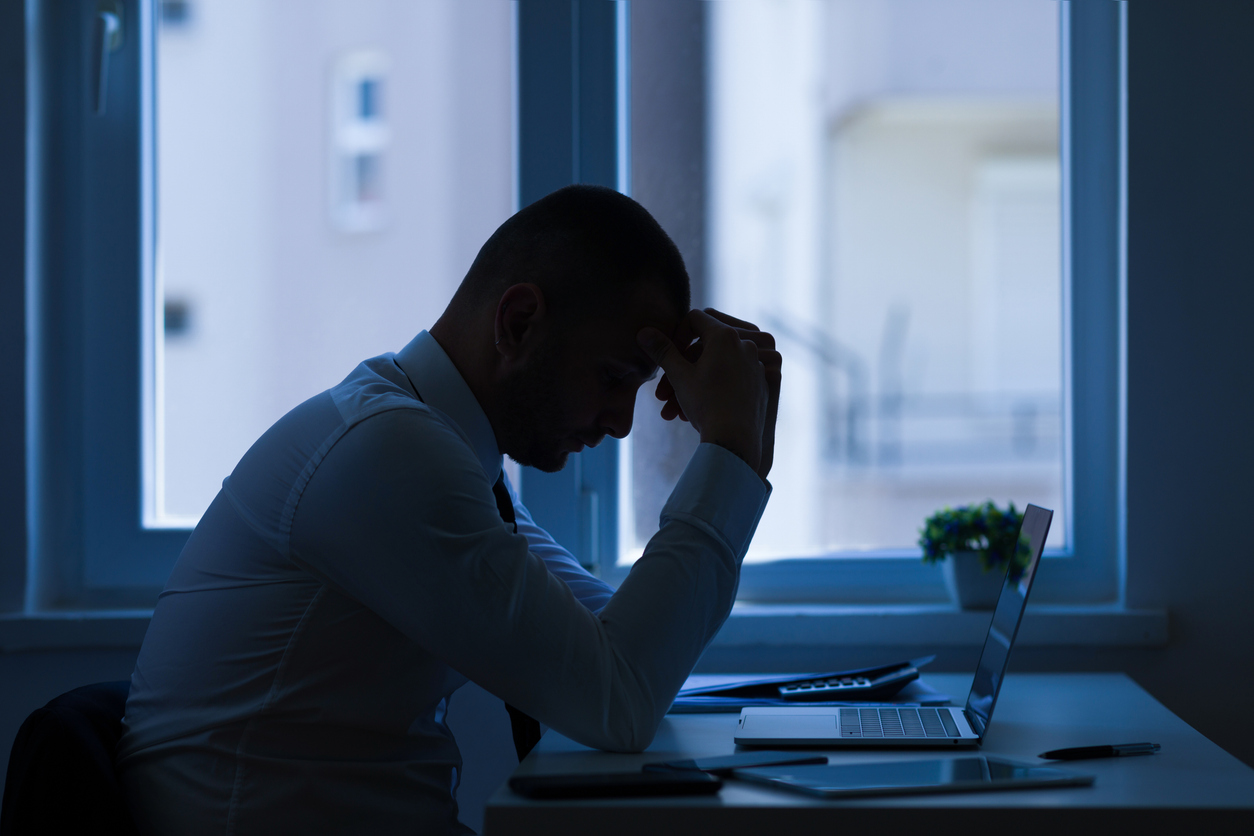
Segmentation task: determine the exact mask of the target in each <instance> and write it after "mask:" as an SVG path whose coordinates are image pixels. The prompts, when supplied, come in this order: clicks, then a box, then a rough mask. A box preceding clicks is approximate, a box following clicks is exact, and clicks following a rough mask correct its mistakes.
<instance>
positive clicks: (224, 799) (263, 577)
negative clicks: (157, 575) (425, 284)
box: [118, 186, 780, 836]
mask: <svg viewBox="0 0 1254 836" xmlns="http://www.w3.org/2000/svg"><path fill="white" fill-rule="evenodd" d="M688 304H689V302H688V278H687V273H686V272H685V270H684V266H683V260H682V258H681V257H680V255H679V252H678V250H677V249H676V248H675V246H674V244H673V243H672V242H671V241H670V239H669V238H668V237H667V236H666V233H665V232H663V231H662V229H661V227H659V226H658V225H657V223H656V221H654V220H653V218H652V217H650V216H649V214H648V213H647V212H646V211H645V210H644V209H643V208H642V207H640V206H639V205H638V204H636V203H635V202H634V201H631V200H630V199H629V198H626V197H623V196H622V195H619V194H617V193H616V192H613V191H610V190H608V189H601V188H596V187H588V186H572V187H568V188H566V189H563V190H561V191H558V192H555V193H554V194H552V195H549V196H548V197H546V198H544V199H542V200H540V201H537V202H536V203H534V204H532V205H531V206H529V207H527V208H526V209H524V210H522V211H521V212H519V213H518V214H517V215H515V216H514V217H513V218H511V219H510V220H508V221H506V223H505V224H503V225H502V226H501V228H500V229H498V230H497V231H496V233H494V234H493V236H492V237H491V238H490V239H489V240H488V242H487V243H486V244H484V246H483V249H482V250H481V251H480V253H479V255H478V257H477V258H476V259H475V262H474V264H473V265H472V266H471V268H470V271H469V272H468V273H467V275H466V278H465V279H464V281H463V282H462V284H461V286H460V288H459V289H458V291H457V293H456V295H455V296H454V298H453V300H452V302H451V303H450V304H449V306H448V309H447V310H446V311H445V313H444V314H443V315H442V316H441V317H440V319H439V321H438V322H436V324H435V325H434V326H433V327H432V328H431V330H430V332H429V333H428V332H423V333H421V334H419V335H418V336H417V337H416V338H415V339H414V340H413V341H412V342H411V343H410V344H409V345H408V346H406V347H405V348H404V349H403V350H402V351H400V352H399V353H398V354H396V355H391V354H386V355H383V356H382V357H376V358H374V359H372V360H367V361H366V362H364V363H363V364H361V365H360V366H358V367H357V369H355V370H354V371H353V372H352V374H350V375H349V376H348V377H347V378H346V379H345V380H344V381H343V382H342V383H340V384H339V385H338V386H336V387H334V388H332V389H330V390H328V391H327V392H324V393H322V394H321V395H318V396H316V397H314V398H311V399H310V400H309V401H306V402H305V403H304V404H302V405H300V406H299V407H297V408H296V409H294V410H292V411H291V412H290V413H288V414H287V415H286V416H284V417H283V418H282V419H280V420H279V421H278V422H277V423H276V424H275V425H274V426H273V427H272V428H271V429H270V430H268V431H267V432H266V433H265V434H264V435H263V436H262V437H261V438H260V439H259V440H258V441H257V443H256V444H254V445H253V447H252V448H251V449H250V450H249V451H248V453H246V454H245V456H244V458H243V459H242V460H241V461H240V463H239V465H238V466H237V467H236V468H235V470H234V472H233V473H232V474H231V475H230V476H229V477H228V478H227V479H226V480H225V482H224V483H223V487H222V490H221V492H220V493H219V494H218V496H217V498H216V499H215V500H214V502H213V503H212V505H210V507H209V509H208V510H207V511H206V513H205V515H204V517H203V518H202V520H201V522H200V524H199V525H198V526H197V528H196V530H195V531H194V532H193V533H192V536H191V538H190V539H189V540H188V543H187V546H186V548H185V549H184V551H183V554H182V555H181V556H180V558H179V561H178V564H177V565H176V566H175V568H174V571H173V573H172V574H171V577H170V580H169V582H168V584H167V585H166V588H165V590H164V591H163V592H162V595H161V598H160V599H159V601H158V604H157V607H156V610H155V612H154V614H153V620H152V625H151V627H150V628H149V630H148V634H147V635H146V637H145V639H144V645H143V648H142V650H141V651H140V656H139V661H138V664H137V666H136V669H135V674H134V676H133V678H132V685H131V694H130V699H129V701H128V702H127V710H126V720H125V723H126V732H125V734H124V736H123V739H122V741H121V743H120V744H119V748H118V768H119V775H120V777H121V779H122V782H123V785H124V787H125V789H126V792H127V796H128V800H129V802H130V804H131V807H132V809H133V811H134V813H135V816H136V819H137V820H138V824H139V827H140V830H141V832H144V833H169V834H173V833H178V834H194V833H206V834H208V833H215V834H217V833H232V834H266V836H272V835H273V834H276V833H289V832H354V833H372V834H386V833H401V832H404V833H412V832H415V831H417V832H423V833H439V832H464V830H465V828H464V827H462V826H461V825H460V823H459V822H458V821H457V806H456V802H455V800H454V794H455V792H456V786H457V773H458V769H459V767H460V764H461V759H460V755H459V753H458V750H457V745H456V743H455V741H454V740H453V738H452V735H451V733H450V732H449V729H448V727H447V725H446V724H445V722H444V718H445V713H446V711H447V706H448V699H449V697H450V696H451V694H452V693H453V692H454V691H455V690H456V689H457V688H458V687H460V686H461V685H462V684H464V683H465V682H466V681H467V680H468V679H469V680H474V681H475V682H477V683H478V684H480V685H481V686H482V687H484V688H485V689H487V690H488V691H490V692H492V693H494V694H496V695H497V696H499V697H501V698H502V699H503V700H505V701H506V703H507V704H509V705H511V706H514V707H516V708H517V709H518V710H519V711H520V712H525V713H526V715H530V717H532V718H535V720H538V721H540V722H542V723H545V724H547V725H549V726H551V727H553V728H555V729H557V730H558V731H560V732H562V733H563V734H565V735H567V736H569V737H571V738H573V739H575V740H577V741H580V742H582V743H585V744H587V745H589V746H596V747H601V748H605V749H611V750H620V751H636V750H640V749H643V748H644V747H645V746H647V745H648V743H649V741H650V740H651V739H652V737H653V735H654V733H655V732H656V730H657V727H658V724H659V723H660V722H661V719H662V717H663V715H664V714H665V712H666V710H667V708H668V707H669V705H670V703H671V700H672V699H673V698H674V696H675V693H676V691H677V690H678V689H679V688H680V686H681V685H682V683H683V681H684V678H685V677H686V676H687V674H688V673H689V672H690V671H691V669H692V666H693V665H694V664H695V663H696V661H697V658H698V657H699V656H700V654H701V652H702V650H703V649H704V648H705V646H706V644H707V643H708V642H709V641H710V639H711V638H712V637H713V636H714V634H715V632H717V630H718V628H719V627H720V626H721V625H722V623H723V621H724V619H725V618H726V616H727V613H728V611H729V609H730V607H731V603H732V599H733V598H734V596H735V590H736V584H737V579H738V573H739V564H740V560H741V558H742V557H743V555H744V552H745V550H746V549H747V548H748V544H749V540H750V538H751V537H752V535H753V531H754V529H755V527H756V525H757V520H758V519H759V517H760V516H761V512H762V509H763V507H764V505H765V502H766V497H767V494H768V487H767V485H766V482H765V477H766V475H767V473H768V472H769V470H770V465H771V458H772V450H773V439H774V418H775V410H776V404H777V403H778V392H779V366H780V362H779V355H778V354H777V353H776V352H775V351H774V345H773V342H772V340H771V338H770V336H769V335H767V334H764V333H762V332H760V331H757V329H755V328H753V327H752V326H750V325H748V324H747V323H741V322H738V321H737V320H733V319H731V318H730V317H727V316H724V315H722V314H717V313H713V312H712V313H706V312H701V311H689V310H688ZM658 366H660V367H661V368H662V370H663V371H664V372H665V374H664V376H663V378H662V379H661V381H659V384H658V388H657V394H658V397H659V398H660V399H661V400H663V401H665V403H664V405H663V406H662V414H663V416H664V417H666V418H668V419H672V418H676V417H678V418H682V419H684V420H687V421H689V422H690V423H691V424H692V426H693V427H694V428H696V430H697V431H698V432H699V433H700V435H701V440H702V442H703V443H702V444H701V445H700V446H699V447H698V449H697V452H696V453H695V454H694V456H693V459H692V461H691V462H690V464H689V466H688V468H687V470H686V471H685V473H684V475H683V477H682V478H681V480H680V482H679V485H678V486H677V487H676V489H675V491H674V493H673V494H672V496H671V498H670V500H669V501H668V503H667V505H666V507H665V509H664V510H663V512H662V519H661V528H660V530H659V531H658V533H657V534H656V535H655V536H654V537H653V539H652V540H651V541H650V542H649V544H648V547H647V548H646V549H645V552H644V555H643V556H642V557H641V558H640V560H639V561H638V562H637V563H636V565H635V567H634V568H633V569H632V571H631V573H630V575H629V576H628V577H627V579H626V580H625V581H624V582H623V584H622V586H621V587H620V589H619V590H618V591H617V592H613V591H612V590H611V589H610V588H609V587H607V586H606V585H605V584H603V583H602V582H601V581H599V580H598V579H596V578H594V577H592V576H591V575H589V574H588V573H587V572H585V571H583V570H582V569H581V568H580V567H579V565H578V563H577V562H576V561H575V560H574V559H573V558H572V557H571V556H570V554H569V553H568V552H566V551H565V550H564V549H562V548H561V547H560V546H558V545H557V544H556V543H554V542H553V541H552V539H551V538H550V537H549V536H548V535H547V534H546V533H545V532H544V531H543V530H542V529H540V528H539V527H538V526H536V525H535V524H534V523H533V522H532V520H531V518H530V516H529V515H528V514H527V511H526V509H525V508H524V507H523V506H522V505H521V504H519V503H518V500H517V497H516V496H515V495H514V494H513V493H512V492H510V490H509V487H508V485H507V483H506V482H505V480H504V477H503V475H502V468H501V464H502V453H505V454H508V455H509V456H511V457H512V458H514V459H515V460H516V461H519V462H521V463H523V464H528V465H532V466H535V467H538V468H541V469H544V470H549V471H553V470H558V469H560V468H561V467H562V466H563V465H564V464H565V462H566V459H567V457H568V456H569V454H570V453H573V452H577V451H579V450H581V449H583V448H584V447H591V446H595V445H596V444H597V443H599V442H600V441H601V440H602V439H603V438H604V437H605V436H606V435H613V436H614V437H616V438H622V437H623V436H626V435H627V433H628V432H629V431H630V429H631V423H632V416H633V411H634V405H635V396H636V392H637V390H638V389H639V388H640V386H641V385H643V384H644V383H645V381H647V380H648V379H650V378H651V377H652V376H653V375H654V373H655V372H656V370H657V367H658ZM511 517H513V518H514V519H513V520H512V521H511V520H510V518H511Z"/></svg>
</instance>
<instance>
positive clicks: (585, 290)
mask: <svg viewBox="0 0 1254 836" xmlns="http://www.w3.org/2000/svg"><path fill="white" fill-rule="evenodd" d="M525 282H530V283H533V284H535V285H537V286H538V287H539V288H540V289H541V290H542V291H543V292H544V296H545V300H546V302H547V304H548V305H549V307H550V308H552V309H554V310H561V311H571V310H574V311H580V312H582V311H584V310H587V309H589V308H591V307H595V306H596V304H597V303H598V302H607V301H610V300H613V299H615V298H617V297H618V296H619V295H620V294H626V293H630V292H631V291H632V290H634V289H635V287H638V286H640V285H641V284H644V283H647V282H656V283H657V284H658V286H660V287H661V288H662V289H663V290H664V291H665V292H666V294H667V297H668V298H669V299H670V300H671V302H672V303H673V304H674V306H675V313H676V315H677V316H678V315H682V314H684V313H686V312H687V311H688V307H689V305H690V304H691V300H690V295H689V288H688V271H687V269H685V267H684V259H683V256H681V255H680V253H679V248H678V247H676V246H675V242H673V241H672V240H671V239H670V236H669V235H667V234H666V231H665V230H663V229H662V227H661V225H660V224H658V222H657V221H656V220H654V219H653V216H652V215H650V214H649V212H648V210H646V209H645V208H644V207H643V206H641V205H640V204H639V203H637V202H636V201H634V200H632V199H631V198H629V197H627V196H626V195H623V194H620V193H619V192H616V191H614V190H613V189H607V188H605V187H603V186H588V185H576V186H566V187H565V188H562V189H558V190H557V191H555V192H553V193H552V194H549V195H546V196H545V197H542V198H540V199H539V200H537V201H536V202H535V203H532V204H531V205H530V206H527V207H525V208H524V209H521V210H520V211H519V212H518V213H516V214H515V215H514V216H513V217H511V218H510V219H509V220H507V221H506V222H505V223H503V224H501V225H500V227H498V228H497V230H496V232H494V233H492V237H490V238H489V239H488V240H487V242H486V243H484V245H483V247H481V248H480V250H479V255H478V256H476V258H475V261H474V263H473V264H472V265H471V266H470V270H469V271H468V272H467V273H466V277H465V278H464V279H463V280H462V283H461V287H459V288H458V290H457V294H456V295H455V296H454V300H453V301H454V304H455V305H459V306H460V305H473V306H476V307H477V306H479V305H485V304H491V303H492V302H494V301H496V300H497V299H499V298H500V294H502V293H504V292H505V289H506V288H508V287H510V286H512V285H515V284H521V283H525Z"/></svg>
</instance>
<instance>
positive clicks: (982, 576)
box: [941, 552, 1006, 610]
mask: <svg viewBox="0 0 1254 836" xmlns="http://www.w3.org/2000/svg"><path fill="white" fill-rule="evenodd" d="M941 572H942V573H943V574H944V577H945V587H946V588H947V589H948V590H949V597H950V598H951V599H952V600H953V602H954V603H956V604H957V605H958V606H960V607H962V608H963V609H964V610H991V609H992V608H993V607H995V606H997V598H998V596H999V595H1001V586H1002V581H1004V580H1005V578H1006V567H1005V566H1002V567H1000V568H998V567H994V568H993V569H991V570H989V571H987V572H985V571H984V566H983V565H982V564H981V563H980V555H979V554H978V553H977V552H958V553H957V554H952V555H950V556H949V557H947V558H945V559H944V560H942V561H941Z"/></svg>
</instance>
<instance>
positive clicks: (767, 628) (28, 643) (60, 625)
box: [0, 604, 1168, 653]
mask: <svg viewBox="0 0 1254 836" xmlns="http://www.w3.org/2000/svg"><path fill="white" fill-rule="evenodd" d="M151 616H152V612H151V611H148V610H110V611H95V612H84V611H76V612H49V613H37V614H25V613H19V614H14V615H5V616H0V653H16V652H21V651H30V650H55V649H69V648H76V649H104V648H137V647H139V646H140V644H141V643H142V642H143V639H144V632H145V631H146V630H147V629H148V621H149V619H150V618H151ZM989 618H990V613H988V612H977V611H964V610H959V609H957V608H955V607H953V606H948V605H939V604H897V605H876V606H869V605H867V606H862V605H837V604H737V605H736V606H735V607H734V608H733V609H732V614H731V617H730V618H728V620H727V623H726V624H725V625H724V626H723V629H722V630H721V631H720V632H719V634H718V635H717V636H716V637H715V638H714V641H713V642H712V644H711V647H713V648H718V649H719V650H734V649H736V648H748V647H755V648H762V647H771V646H775V647H792V648H821V647H838V648H842V647H843V648H853V647H867V646H875V647H892V646H903V647H909V646H918V645H920V644H924V643H925V644H927V645H929V646H936V647H966V646H978V645H980V644H982V643H983V640H984V635H985V633H986V632H987V630H988V622H989ZM1167 635H1168V633H1167V613H1166V612H1165V611H1163V610H1130V609H1124V608H1121V607H1117V606H1111V605H1107V606H1062V605H1045V606H1034V607H1032V606H1030V607H1028V611H1027V614H1026V615H1025V616H1024V619H1023V626H1022V628H1021V629H1020V632H1019V637H1018V639H1017V641H1016V646H1020V647H1142V648H1155V647H1165V646H1166V644H1167Z"/></svg>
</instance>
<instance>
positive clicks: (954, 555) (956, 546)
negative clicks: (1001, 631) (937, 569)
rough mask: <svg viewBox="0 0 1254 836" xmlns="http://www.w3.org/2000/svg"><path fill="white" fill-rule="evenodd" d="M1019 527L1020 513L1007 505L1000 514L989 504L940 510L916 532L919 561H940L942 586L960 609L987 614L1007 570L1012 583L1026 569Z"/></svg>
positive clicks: (1025, 547) (1025, 548)
mask: <svg viewBox="0 0 1254 836" xmlns="http://www.w3.org/2000/svg"><path fill="white" fill-rule="evenodd" d="M1022 522H1023V514H1021V513H1019V511H1018V510H1016V509H1015V504H1014V503H1013V502H1011V503H1009V504H1008V505H1007V506H1006V509H1005V510H1002V509H1000V508H998V507H997V506H996V505H994V504H993V502H992V501H989V502H985V503H984V504H982V505H963V506H961V507H959V508H948V507H946V508H943V509H942V510H940V511H937V512H936V513H935V514H933V515H932V516H930V517H928V518H927V520H925V521H924V523H923V528H922V529H920V531H919V545H920V546H922V547H923V562H924V563H935V562H937V561H943V565H942V566H941V568H942V570H943V571H944V573H945V585H946V587H948V588H949V594H950V597H951V598H953V599H954V601H956V602H957V603H958V605H959V606H960V607H962V608H964V609H992V608H993V607H994V606H996V604H997V596H998V595H1000V594H1001V586H1002V580H1003V579H1004V578H1005V577H1006V572H1007V569H1009V573H1010V579H1011V580H1012V581H1013V580H1018V578H1019V575H1021V574H1022V573H1023V570H1024V568H1026V567H1027V565H1028V558H1029V550H1028V542H1027V538H1025V537H1021V536H1020V527H1021V523H1022ZM946 557H949V558H951V559H950V560H945V558H946Z"/></svg>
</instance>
